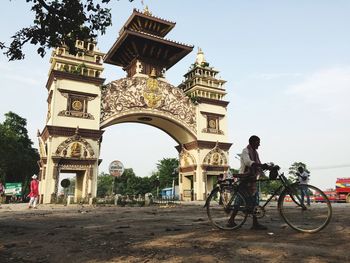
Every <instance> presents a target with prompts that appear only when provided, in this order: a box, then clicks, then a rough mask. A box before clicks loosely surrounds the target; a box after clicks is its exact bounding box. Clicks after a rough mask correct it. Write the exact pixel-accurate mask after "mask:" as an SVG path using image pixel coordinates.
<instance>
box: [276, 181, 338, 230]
mask: <svg viewBox="0 0 350 263" xmlns="http://www.w3.org/2000/svg"><path fill="white" fill-rule="evenodd" d="M315 195H322V196H323V197H324V200H326V201H325V202H324V203H316V202H315V201H314V196H315ZM278 208H279V211H280V214H281V216H282V218H283V219H284V220H285V221H286V223H287V224H288V225H289V226H290V227H292V228H293V229H295V230H297V231H300V232H308V233H315V232H318V231H320V230H321V229H323V228H324V227H325V226H327V224H328V223H329V221H330V219H331V216H332V207H331V204H330V202H329V201H328V199H327V197H326V196H325V194H324V193H323V192H322V191H321V190H320V189H318V188H316V187H314V186H311V185H299V184H295V185H292V186H290V188H289V189H286V190H285V191H283V193H282V194H281V196H280V199H279V201H278Z"/></svg>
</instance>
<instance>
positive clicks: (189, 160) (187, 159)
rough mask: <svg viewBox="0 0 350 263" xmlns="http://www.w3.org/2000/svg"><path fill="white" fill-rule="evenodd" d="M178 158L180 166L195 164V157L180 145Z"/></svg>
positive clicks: (192, 165)
mask: <svg viewBox="0 0 350 263" xmlns="http://www.w3.org/2000/svg"><path fill="white" fill-rule="evenodd" d="M179 159H180V167H181V168H186V167H194V166H196V165H197V162H196V159H195V158H194V157H193V155H192V154H190V153H189V152H188V151H187V150H186V149H185V147H182V150H181V152H180V154H179Z"/></svg>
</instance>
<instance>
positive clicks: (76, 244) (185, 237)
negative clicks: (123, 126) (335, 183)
mask: <svg viewBox="0 0 350 263" xmlns="http://www.w3.org/2000/svg"><path fill="white" fill-rule="evenodd" d="M349 218H350V204H334V205H333V218H332V221H331V223H330V224H329V225H328V226H327V227H326V228H325V229H324V230H322V231H321V232H319V233H316V234H303V233H298V232H296V231H294V230H292V229H291V228H290V227H288V226H287V225H286V224H285V223H284V222H283V220H282V219H281V218H280V216H279V215H278V213H277V209H276V208H275V207H271V208H270V209H269V211H267V215H266V216H265V217H264V218H263V219H261V223H263V224H265V225H266V226H268V230H263V231H261V230H260V231H254V230H250V226H251V219H248V221H247V222H246V224H245V225H244V227H243V228H241V229H239V230H236V231H222V230H218V229H215V228H213V227H212V226H211V225H210V223H209V222H208V219H207V215H206V211H205V209H204V208H203V207H202V206H201V205H199V204H197V205H194V204H192V205H189V204H182V205H177V206H151V207H115V206H109V207H107V206H106V207H92V206H75V205H74V206H68V207H67V206H58V205H55V206H54V205H42V206H40V207H39V208H38V209H36V210H32V209H31V210H29V209H27V208H26V204H13V205H2V208H1V209H0V233H1V234H0V262H89V263H90V262H191V263H192V262H310V263H311V262H315V263H316V262H317V263H320V262H350V249H349V244H350V219H349Z"/></svg>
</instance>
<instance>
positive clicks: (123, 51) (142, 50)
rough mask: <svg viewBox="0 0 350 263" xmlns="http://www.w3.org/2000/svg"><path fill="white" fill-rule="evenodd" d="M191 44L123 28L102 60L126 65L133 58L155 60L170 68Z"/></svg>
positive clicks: (189, 49) (189, 50)
mask: <svg viewBox="0 0 350 263" xmlns="http://www.w3.org/2000/svg"><path fill="white" fill-rule="evenodd" d="M192 49H193V46H190V45H186V44H183V43H179V42H175V41H171V40H168V39H165V38H163V37H160V36H156V35H153V34H150V33H146V32H141V31H136V30H133V29H130V28H129V29H127V28H124V30H122V32H121V34H120V35H119V37H118V39H117V40H116V42H115V43H114V45H113V46H112V48H111V49H110V50H109V51H108V53H107V54H106V56H105V59H104V62H105V63H108V64H113V65H117V66H121V67H124V68H125V67H127V66H128V65H129V64H130V63H131V62H132V61H133V60H134V59H135V58H136V59H148V60H153V61H157V64H159V65H161V66H162V67H165V68H166V69H169V68H171V67H172V66H173V65H175V64H176V63H177V62H178V61H179V60H181V59H182V58H183V57H184V56H186V55H187V54H188V53H190V52H191V51H192Z"/></svg>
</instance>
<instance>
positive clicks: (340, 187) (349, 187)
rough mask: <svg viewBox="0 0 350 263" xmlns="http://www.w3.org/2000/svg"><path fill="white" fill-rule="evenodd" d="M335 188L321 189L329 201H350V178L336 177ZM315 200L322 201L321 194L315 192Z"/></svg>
mask: <svg viewBox="0 0 350 263" xmlns="http://www.w3.org/2000/svg"><path fill="white" fill-rule="evenodd" d="M335 187H336V189H335V190H334V189H329V190H326V191H323V192H324V193H325V194H326V196H327V197H328V199H329V201H331V202H347V203H350V178H337V181H336V183H335ZM315 202H324V199H323V198H322V196H320V195H318V194H315Z"/></svg>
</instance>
